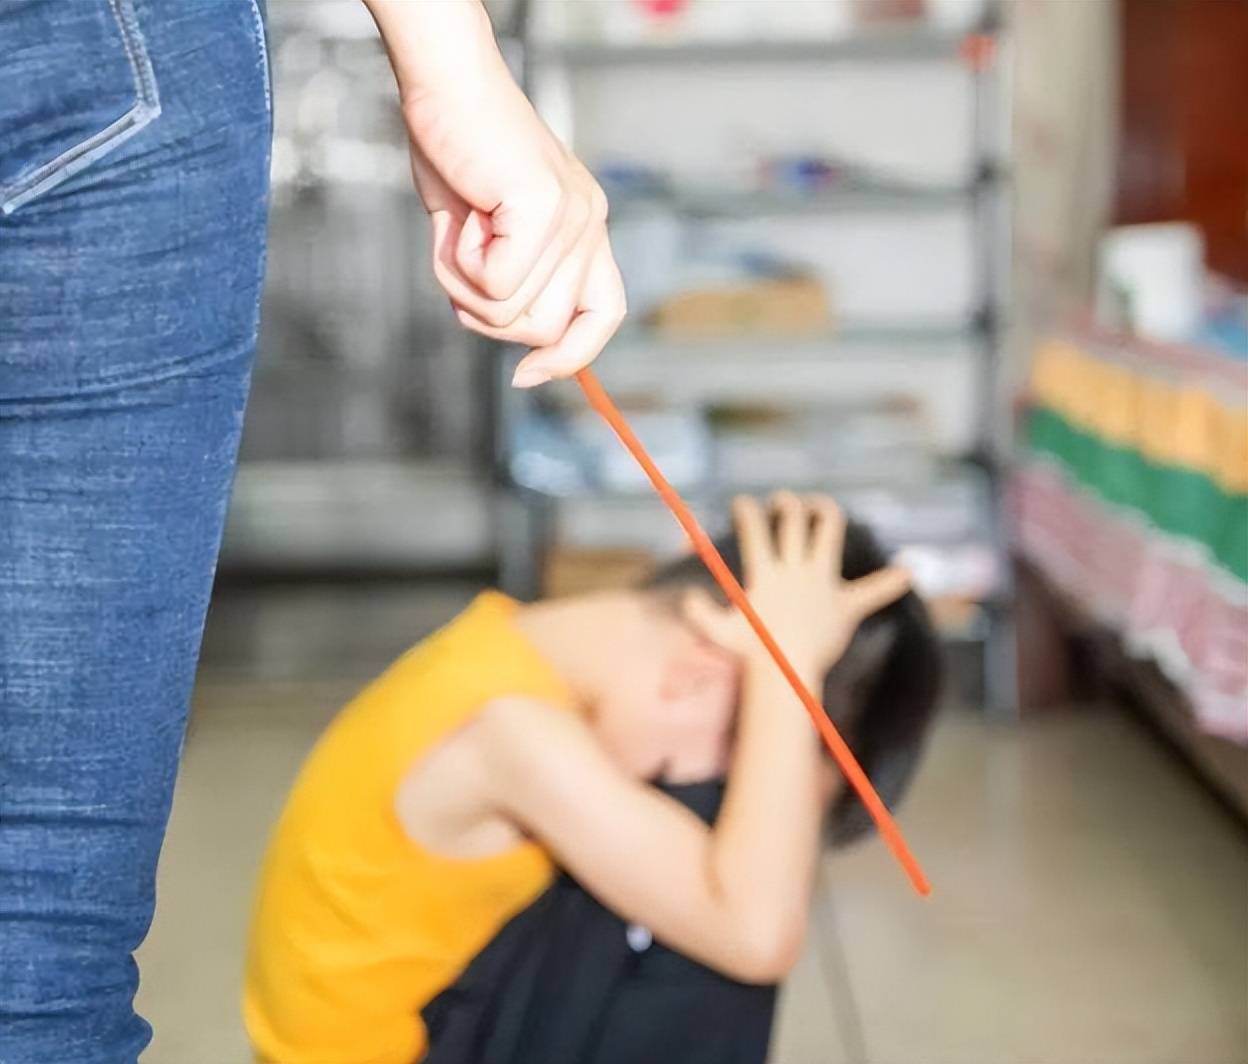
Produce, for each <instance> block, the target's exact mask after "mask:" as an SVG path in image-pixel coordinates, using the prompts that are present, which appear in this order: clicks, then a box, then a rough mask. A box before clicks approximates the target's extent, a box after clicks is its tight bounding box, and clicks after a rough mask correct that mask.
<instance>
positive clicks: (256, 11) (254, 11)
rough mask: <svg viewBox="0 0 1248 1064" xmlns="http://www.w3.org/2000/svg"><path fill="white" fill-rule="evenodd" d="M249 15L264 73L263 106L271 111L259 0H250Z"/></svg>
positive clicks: (271, 98) (267, 45)
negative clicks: (253, 25) (254, 26)
mask: <svg viewBox="0 0 1248 1064" xmlns="http://www.w3.org/2000/svg"><path fill="white" fill-rule="evenodd" d="M251 17H252V18H253V19H254V20H255V23H256V46H257V47H258V48H259V49H260V70H261V72H262V73H263V74H264V107H265V110H266V111H268V112H269V114H270V115H272V113H273V86H272V77H271V75H270V72H269V38H268V34H266V33H265V31H264V16H263V15H262V14H261V13H260V0H251Z"/></svg>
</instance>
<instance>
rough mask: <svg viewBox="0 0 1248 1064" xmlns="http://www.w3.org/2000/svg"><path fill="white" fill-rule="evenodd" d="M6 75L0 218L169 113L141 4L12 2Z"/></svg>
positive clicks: (2, 48)
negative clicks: (145, 32) (140, 15)
mask: <svg viewBox="0 0 1248 1064" xmlns="http://www.w3.org/2000/svg"><path fill="white" fill-rule="evenodd" d="M0 71H2V72H3V73H2V74H0V215H8V214H12V213H13V212H14V211H16V210H17V209H18V208H20V207H23V206H25V205H26V204H28V203H30V202H31V201H32V200H35V199H36V198H38V197H39V196H42V195H43V194H44V193H45V192H47V191H48V190H49V189H52V188H55V187H56V186H57V185H59V184H60V183H61V182H62V181H65V180H66V179H68V178H70V177H72V176H73V175H74V174H77V173H80V172H81V171H82V170H84V169H86V168H87V167H88V166H90V165H91V164H92V163H93V162H95V161H96V160H97V159H99V158H101V157H102V156H104V155H107V154H108V153H109V152H110V151H112V150H113V149H114V148H116V147H118V146H119V145H120V144H122V143H124V142H125V141H126V140H128V139H129V138H130V137H132V136H134V134H136V133H137V132H139V130H141V129H142V128H143V127H144V126H146V125H147V124H148V123H150V122H151V121H152V120H153V119H154V118H156V116H157V115H159V114H160V96H159V94H158V93H157V90H156V78H155V76H154V74H153V72H152V64H151V60H150V59H149V57H148V53H147V45H146V43H145V41H144V40H143V33H142V31H141V30H140V28H139V22H138V19H137V18H136V16H135V12H134V2H133V0H74V2H72V3H70V2H67V0H5V2H4V3H2V4H0Z"/></svg>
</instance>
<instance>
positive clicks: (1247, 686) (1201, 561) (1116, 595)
mask: <svg viewBox="0 0 1248 1064" xmlns="http://www.w3.org/2000/svg"><path fill="white" fill-rule="evenodd" d="M1013 487H1014V490H1013V493H1012V517H1013V528H1014V534H1015V541H1016V546H1017V548H1018V550H1019V551H1020V553H1021V554H1022V555H1023V556H1024V557H1026V558H1028V559H1029V560H1030V561H1031V562H1033V563H1034V564H1035V565H1037V566H1038V567H1039V568H1040V569H1041V571H1043V572H1044V573H1045V574H1046V576H1047V577H1048V579H1050V580H1051V581H1053V582H1054V583H1055V584H1056V585H1057V586H1058V587H1059V588H1060V589H1061V590H1062V591H1063V592H1064V593H1065V594H1066V595H1067V596H1069V597H1071V598H1073V599H1074V600H1075V601H1076V602H1077V603H1079V604H1080V606H1081V607H1082V608H1083V609H1085V610H1086V611H1087V612H1088V613H1090V614H1091V615H1093V616H1094V617H1096V618H1097V619H1098V620H1101V621H1103V622H1105V623H1107V624H1109V625H1111V626H1112V627H1113V628H1115V629H1116V630H1117V631H1119V632H1120V633H1121V635H1122V637H1123V640H1124V643H1125V645H1126V647H1127V649H1128V650H1129V651H1130V652H1131V653H1133V654H1136V655H1138V656H1147V657H1151V658H1153V659H1154V660H1155V661H1156V662H1157V664H1158V665H1159V666H1160V667H1161V668H1162V670H1163V671H1164V672H1165V673H1166V674H1167V675H1168V676H1169V678H1170V679H1171V681H1172V682H1173V683H1174V684H1175V685H1176V686H1177V687H1179V688H1180V689H1181V690H1182V691H1183V692H1184V693H1185V694H1186V695H1187V698H1188V700H1189V701H1190V703H1191V706H1192V709H1193V711H1194V713H1195V714H1196V717H1197V719H1198V721H1199V723H1200V725H1201V726H1202V728H1203V729H1204V730H1205V731H1208V732H1210V733H1214V734H1218V735H1222V736H1224V737H1227V738H1231V739H1234V740H1236V741H1238V742H1240V743H1244V744H1248V366H1245V365H1244V364H1243V363H1240V362H1234V361H1231V360H1230V359H1223V358H1220V357H1218V356H1216V355H1212V354H1206V353H1204V352H1200V351H1194V350H1191V349H1186V348H1162V347H1156V346H1152V345H1145V344H1140V343H1137V342H1134V341H1122V340H1117V339H1112V338H1107V337H1096V336H1092V335H1087V334H1078V335H1075V334H1072V335H1070V336H1067V337H1064V338H1061V339H1053V340H1049V341H1047V342H1045V343H1043V344H1041V345H1040V347H1039V349H1038V350H1037V352H1036V355H1035V359H1034V363H1033V366H1032V371H1031V378H1030V382H1029V386H1028V390H1027V405H1026V410H1025V414H1024V420H1023V427H1022V440H1021V448H1020V455H1019V461H1018V466H1017V470H1016V475H1015V477H1014V484H1013Z"/></svg>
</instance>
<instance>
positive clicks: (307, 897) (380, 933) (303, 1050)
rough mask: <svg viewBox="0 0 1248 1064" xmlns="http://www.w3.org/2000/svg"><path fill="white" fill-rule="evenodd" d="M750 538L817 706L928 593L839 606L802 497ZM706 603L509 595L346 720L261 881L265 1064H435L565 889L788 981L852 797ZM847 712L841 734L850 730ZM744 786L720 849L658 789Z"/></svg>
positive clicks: (753, 582) (803, 724)
mask: <svg viewBox="0 0 1248 1064" xmlns="http://www.w3.org/2000/svg"><path fill="white" fill-rule="evenodd" d="M734 517H735V522H736V529H737V535H738V538H739V543H740V555H741V560H742V568H743V570H744V577H745V583H746V587H747V589H748V590H749V592H750V595H751V598H752V600H753V602H754V604H755V606H756V608H757V609H758V610H759V612H760V613H761V614H762V615H763V617H764V618H765V619H766V620H767V622H768V624H769V625H770V626H771V628H772V631H773V633H774V634H775V636H776V638H777V639H778V640H779V642H780V643H781V645H782V646H784V647H785V649H786V651H787V653H788V654H789V657H790V659H791V660H792V661H793V663H794V665H795V667H796V668H797V669H798V671H799V672H800V673H801V675H802V676H803V678H804V679H805V680H806V682H807V683H808V684H810V685H811V687H812V688H814V689H816V690H818V689H820V688H821V687H822V685H823V680H824V678H825V676H826V675H827V674H828V673H829V670H831V669H832V668H833V666H834V665H836V663H837V661H838V660H839V659H840V657H841V656H842V654H843V652H844V651H845V649H846V647H847V646H848V644H849V643H850V640H851V639H852V638H853V636H854V633H855V631H856V629H857V628H858V625H859V624H860V623H861V622H862V621H864V620H865V619H866V618H868V617H870V616H871V615H872V614H874V613H875V612H876V611H877V610H879V609H880V608H882V607H885V606H887V605H888V604H889V603H892V602H894V600H896V599H898V598H899V597H900V596H902V595H903V594H904V592H905V591H906V587H907V577H906V574H905V573H904V572H902V571H900V570H897V569H895V568H889V567H886V568H881V569H877V570H876V571H875V572H872V573H870V574H869V575H865V576H862V577H860V578H858V579H854V580H850V581H844V580H842V579H841V578H840V576H839V575H838V574H839V572H840V570H841V565H840V558H841V553H842V541H843V538H844V535H845V522H844V519H843V517H842V516H841V514H840V512H839V511H838V510H837V508H836V506H835V504H834V503H832V501H831V500H829V499H824V498H818V499H813V500H808V501H802V500H799V499H798V498H797V497H796V496H793V495H788V494H784V495H780V496H777V497H776V498H775V499H774V500H773V502H772V504H771V513H770V515H769V514H768V513H767V512H766V511H765V510H764V508H763V507H762V506H760V505H759V504H758V503H757V502H755V501H754V500H751V499H739V500H737V502H736V503H735V504H734ZM699 583H700V578H695V577H694V575H693V572H692V571H690V572H688V573H686V574H685V576H680V577H678V578H673V579H671V580H663V581H660V582H658V583H657V584H656V585H655V586H652V587H648V588H645V589H640V590H634V591H621V592H614V593H605V594H599V595H592V596H584V597H581V598H574V599H567V600H560V601H555V602H544V603H538V604H535V605H532V606H519V605H517V604H515V603H513V602H511V601H510V600H508V599H505V598H504V597H503V596H501V595H497V594H493V593H487V594H485V595H483V596H482V597H481V598H480V599H478V600H477V602H475V603H474V604H473V605H472V606H471V607H470V608H469V609H468V610H467V611H465V613H464V614H462V615H461V616H460V617H459V618H457V619H456V620H455V621H453V622H452V623H451V624H450V625H448V626H447V627H446V628H444V629H443V630H442V631H440V632H438V633H436V634H435V635H434V636H432V637H431V638H430V639H428V640H426V641H425V642H424V643H422V644H420V645H419V646H417V647H416V648H414V649H413V650H412V651H410V652H409V653H408V654H407V655H405V656H404V657H403V658H401V659H400V660H399V662H397V663H396V664H395V665H394V666H393V667H392V668H391V669H390V670H389V671H388V672H387V673H386V674H385V675H384V676H382V677H381V678H380V679H379V680H378V681H377V682H375V683H374V684H373V685H372V686H371V687H369V688H368V689H366V690H365V691H364V692H363V693H362V694H361V695H360V696H359V697H358V698H357V699H356V700H355V701H354V702H353V703H352V704H351V705H350V706H348V707H347V709H346V710H344V712H343V713H342V714H341V715H340V716H339V718H338V719H337V720H336V721H335V722H334V724H333V725H332V726H331V727H330V729H329V730H328V731H327V732H326V734H325V736H324V737H323V738H322V739H321V741H320V743H319V744H318V745H317V747H316V749H315V750H314V751H313V753H312V754H311V756H310V757H309V760H308V762H307V764H306V765H305V766H304V769H303V771H302V772H301V774H300V776H299V779H298V780H297V782H296V784H295V786H294V789H293V791H292V793H291V796H290V799H289V801H288V804H287V807H286V809H285V811H284V812H283V815H282V817H281V820H280V821H279V823H278V826H277V828H276V829H275V832H274V836H273V839H272V842H271V844H270V848H269V853H268V856H267V858H266V861H265V866H264V869H263V872H262V875H261V882H260V889H259V895H258V898H257V904H256V910H255V917H254V923H253V929H252V936H251V942H250V949H249V955H248V962H247V973H246V985H245V991H244V1012H245V1018H246V1022H247V1026H248V1030H249V1032H250V1035H251V1037H252V1040H253V1042H254V1044H255V1046H256V1048H257V1051H258V1052H259V1054H260V1055H261V1056H262V1057H263V1058H265V1059H268V1060H272V1061H278V1062H280V1064H304V1062H313V1061H315V1062H318V1064H320V1062H325V1061H336V1062H337V1061H340V1062H343V1064H348V1062H360V1064H363V1062H366V1061H367V1062H371V1064H389V1062H394V1064H412V1062H414V1061H418V1060H421V1059H422V1058H423V1057H424V1056H425V1054H426V1052H427V1049H428V1045H427V1036H426V1032H425V1029H424V1027H423V1025H422V1023H421V1020H420V1018H419V1013H420V1010H421V1008H422V1007H423V1006H424V1005H426V1004H427V1003H428V1002H429V1001H431V1000H432V999H433V998H434V997H435V996H437V995H438V994H439V993H440V992H441V991H443V990H444V989H446V987H448V986H449V985H450V984H452V983H453V982H454V981H455V979H456V978H457V976H458V975H459V974H460V972H461V971H462V970H463V969H464V967H465V966H466V965H467V964H468V962H469V961H470V960H471V959H472V957H473V956H475V955H476V954H477V953H479V952H480V951H481V950H482V948H483V947H484V946H485V945H486V943H487V942H489V940H490V939H491V938H493V937H494V935H495V934H496V933H497V932H498V930H499V929H500V928H501V927H502V926H503V924H504V923H506V922H507V920H508V919H509V918H511V917H512V916H513V915H515V914H516V913H517V912H519V911H520V910H522V909H523V908H525V907H526V906H527V905H529V904H530V903H531V902H532V901H533V900H534V899H535V898H536V897H537V896H538V895H539V894H540V893H541V892H542V891H543V890H544V889H545V888H546V886H547V885H548V884H549V882H550V880H551V876H552V869H553V865H554V863H558V864H559V865H561V866H563V867H564V868H566V869H568V870H569V871H570V872H571V873H572V874H573V875H575V876H576V878H577V879H578V880H579V881H580V882H581V883H582V884H584V885H585V887H586V888H587V889H589V890H590V891H592V892H593V893H594V894H595V895H596V896H597V897H598V898H599V899H601V900H602V902H603V903H604V904H605V905H607V906H608V907H609V908H610V909H612V910H613V911H615V912H616V913H618V914H619V915H620V916H621V917H623V918H624V919H626V920H629V921H635V922H637V923H640V924H643V925H645V927H647V928H649V929H650V930H651V931H652V932H653V934H654V936H655V937H656V938H657V939H658V940H660V941H662V942H664V943H666V944H667V945H669V946H671V947H672V948H674V949H677V950H679V951H681V952H682V953H684V954H687V955H688V956H689V957H691V958H694V959H695V960H698V961H700V962H703V963H705V964H707V965H709V966H711V967H713V968H715V969H717V970H719V971H721V972H723V973H725V974H727V975H729V976H732V977H733V978H736V979H739V980H743V981H747V982H758V983H768V982H774V981H776V980H778V979H779V978H781V977H782V976H783V974H784V973H785V972H786V971H787V970H788V968H789V967H790V966H791V965H792V963H793V961H794V959H795V957H796V955H797V952H798V949H799V948H800V944H801V941H802V937H803V933H804V930H805V922H806V911H807V902H808V899H809V895H810V890H811V884H812V880H813V869H814V863H815V858H816V854H817V851H818V835H819V825H820V822H821V819H822V815H823V811H824V809H825V807H826V805H827V802H828V801H829V799H831V798H832V796H833V794H834V793H835V791H836V788H837V786H838V777H837V774H836V770H835V769H834V767H832V766H831V764H830V763H829V762H828V761H827V760H826V759H824V758H823V757H822V755H821V753H820V747H819V743H818V739H817V737H816V735H815V733H814V730H813V729H812V728H811V726H810V722H809V721H808V720H806V719H805V715H804V713H803V712H802V711H801V709H800V707H799V706H798V705H797V704H796V700H795V699H794V697H793V695H792V692H791V691H790V690H789V689H788V688H787V686H786V684H785V682H784V680H783V678H782V677H781V676H780V674H779V672H778V670H776V668H775V666H774V664H773V663H772V662H771V661H770V660H769V659H768V658H766V657H765V655H764V653H763V652H762V650H761V648H760V647H759V646H758V645H757V642H756V639H755V637H754V635H753V633H752V632H751V631H750V630H749V629H748V627H747V626H746V624H745V623H744V621H743V620H742V619H741V618H740V617H739V616H737V615H736V613H735V612H734V611H731V610H729V609H727V608H725V607H724V606H722V605H720V604H719V603H717V602H716V601H715V599H714V598H713V597H712V595H711V594H710V593H709V591H708V590H707V589H706V588H705V587H702V586H688V585H693V584H699ZM910 598H911V597H910V596H907V599H910ZM865 634H866V633H864V635H865ZM885 649H886V648H884V647H883V642H881V649H880V650H879V651H878V652H877V653H878V654H880V655H881V656H882V655H883V654H884V653H885ZM852 679H853V678H852V677H851V678H849V680H850V681H851V682H849V683H848V684H842V685H841V688H840V689H841V690H844V691H849V690H852V688H853V683H852ZM851 702H852V699H851V698H849V697H845V698H839V705H838V706H831V707H829V709H830V711H831V712H833V713H835V714H836V715H837V716H838V718H840V719H842V720H843V721H844V722H845V723H852V720H851V719H850V716H849V715H848V711H849V709H850V703H851ZM868 745H869V744H868ZM893 748H894V747H893V746H892V745H890V744H887V743H886V744H884V745H883V746H881V747H880V751H879V752H880V753H882V754H886V753H887V752H888V750H891V749H893ZM862 752H863V754H864V756H867V755H868V753H869V751H868V750H867V749H866V748H864V749H863V751H862ZM883 768H884V770H885V771H886V773H887V772H888V771H890V769H889V766H888V765H887V763H886V761H885V763H884V765H883ZM868 769H869V770H870V764H869V763H868ZM725 771H727V777H728V782H727V788H726V791H725V795H724V800H723V806H722V809H721V810H720V813H719V816H718V819H717V821H716V823H715V825H714V826H713V827H708V826H707V825H706V824H704V823H703V822H702V821H701V820H700V819H699V818H698V817H697V816H696V815H695V814H694V813H692V812H690V811H689V810H688V809H685V808H684V807H683V806H681V805H680V804H679V803H677V802H674V801H673V800H671V799H670V798H668V797H666V796H664V795H663V794H661V793H660V792H659V791H657V790H656V789H655V788H653V787H651V786H649V785H648V784H647V783H646V782H645V781H647V780H654V779H659V778H661V779H663V780H666V781H668V782H672V783H680V782H682V781H688V780H700V779H707V778H712V777H715V776H717V775H722V774H724V772H725ZM891 771H893V772H896V771H897V769H896V766H893V768H892V769H891ZM837 802H838V806H839V808H841V809H842V810H847V809H849V808H851V806H850V805H849V804H846V803H847V800H846V799H844V798H838V799H837ZM841 822H842V823H848V824H850V825H851V827H852V823H853V821H852V816H850V815H848V814H847V815H846V816H844V817H842V818H841Z"/></svg>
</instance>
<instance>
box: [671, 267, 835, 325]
mask: <svg viewBox="0 0 1248 1064" xmlns="http://www.w3.org/2000/svg"><path fill="white" fill-rule="evenodd" d="M652 324H653V326H654V329H655V331H656V332H658V333H660V334H661V335H663V336H667V337H671V338H673V339H682V340H699V339H708V338H714V337H723V336H740V335H742V334H765V335H773V336H794V335H799V336H800V335H805V334H809V333H820V332H827V331H828V330H829V329H830V328H831V327H832V308H831V305H830V303H829V301H828V296H827V293H826V292H825V291H824V288H823V285H822V284H820V283H819V281H818V280H816V279H815V278H812V277H782V278H768V279H765V280H757V281H742V282H740V283H738V284H725V285H721V286H716V287H713V288H700V289H692V290H690V291H687V292H681V293H680V294H679V295H675V296H672V297H671V298H669V299H667V300H664V301H663V302H662V303H660V304H659V305H658V306H657V307H656V308H655V310H654V313H653V318H652Z"/></svg>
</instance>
